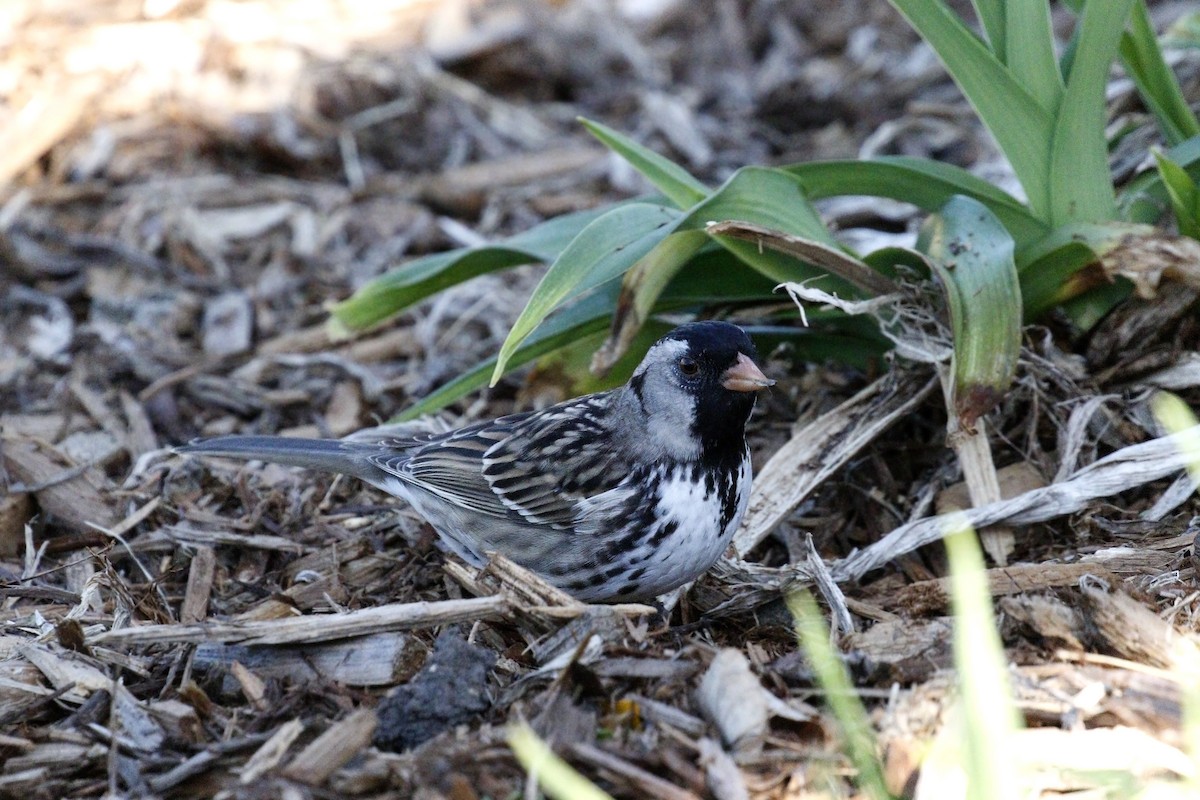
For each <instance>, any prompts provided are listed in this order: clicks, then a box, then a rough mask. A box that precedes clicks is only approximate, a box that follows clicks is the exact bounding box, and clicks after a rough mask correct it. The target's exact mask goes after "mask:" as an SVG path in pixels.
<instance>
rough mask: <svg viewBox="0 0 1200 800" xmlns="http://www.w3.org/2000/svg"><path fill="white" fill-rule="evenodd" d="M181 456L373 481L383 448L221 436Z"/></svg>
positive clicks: (185, 450) (191, 446) (192, 446)
mask: <svg viewBox="0 0 1200 800" xmlns="http://www.w3.org/2000/svg"><path fill="white" fill-rule="evenodd" d="M174 450H175V452H177V453H186V454H188V455H198V456H217V457H220V458H242V459H247V460H261V461H271V462H274V463H276V464H286V465H289V466H293V467H307V468H308V469H315V470H321V471H322V472H340V473H342V474H344V475H353V476H354V477H356V478H364V479H367V480H370V479H371V478H372V477H374V476H377V475H378V473H379V468H378V467H376V466H374V465H373V464H371V463H370V461H368V460H367V456H368V455H370V454H371V453H374V452H378V450H379V447H378V446H373V445H368V444H361V443H355V442H346V441H342V440H340V439H293V438H290V437H286V436H217V437H214V438H212V439H197V440H195V441H192V442H189V443H188V444H185V445H181V446H179V447H176V448H174Z"/></svg>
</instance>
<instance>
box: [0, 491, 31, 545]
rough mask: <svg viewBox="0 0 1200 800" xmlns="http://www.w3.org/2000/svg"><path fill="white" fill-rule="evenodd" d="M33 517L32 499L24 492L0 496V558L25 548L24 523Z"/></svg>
mask: <svg viewBox="0 0 1200 800" xmlns="http://www.w3.org/2000/svg"><path fill="white" fill-rule="evenodd" d="M32 517H33V499H32V498H31V497H30V496H29V495H28V494H27V493H26V492H11V493H6V494H4V495H2V496H0V558H12V557H13V556H16V555H20V554H21V551H23V550H24V549H25V524H26V523H28V522H29V520H30V519H31V518H32Z"/></svg>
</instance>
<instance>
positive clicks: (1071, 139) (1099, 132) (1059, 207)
mask: <svg viewBox="0 0 1200 800" xmlns="http://www.w3.org/2000/svg"><path fill="white" fill-rule="evenodd" d="M1132 4H1133V0H1105V2H1091V3H1087V4H1086V5H1085V6H1084V7H1083V13H1082V14H1081V15H1080V18H1079V28H1078V47H1077V48H1076V52H1075V58H1074V63H1073V64H1072V65H1071V72H1070V74H1069V75H1068V77H1067V89H1066V92H1065V93H1064V94H1063V98H1062V104H1061V105H1060V106H1059V113H1058V119H1057V122H1056V124H1055V126H1054V132H1053V136H1052V137H1047V140H1048V141H1051V142H1052V144H1051V157H1050V170H1049V173H1048V178H1049V181H1050V192H1049V197H1050V206H1049V212H1050V220H1051V222H1053V223H1054V225H1056V226H1057V225H1063V224H1065V223H1067V222H1071V221H1080V222H1103V221H1104V220H1110V219H1114V218H1116V215H1117V204H1116V195H1115V193H1114V191H1113V186H1112V176H1111V175H1110V173H1109V170H1108V143H1107V142H1106V141H1105V138H1104V123H1105V115H1106V114H1107V109H1106V107H1105V103H1104V92H1105V87H1106V85H1107V81H1108V70H1109V68H1110V67H1111V66H1112V61H1113V58H1114V57H1115V56H1116V51H1117V46H1118V44H1119V43H1120V41H1121V32H1122V30H1124V28H1125V20H1126V19H1127V17H1128V16H1129V8H1130V6H1131V5H1132Z"/></svg>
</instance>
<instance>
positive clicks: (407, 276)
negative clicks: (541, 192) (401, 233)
mask: <svg viewBox="0 0 1200 800" xmlns="http://www.w3.org/2000/svg"><path fill="white" fill-rule="evenodd" d="M608 210H609V209H607V208H605V209H599V210H596V209H589V210H587V211H580V212H577V213H574V214H564V215H563V216H560V217H555V218H554V219H551V220H549V221H547V222H543V223H542V224H541V225H537V226H535V227H533V228H530V229H529V230H527V231H524V232H522V233H519V234H517V235H515V236H511V237H509V238H508V239H506V240H504V241H503V242H500V243H498V244H494V245H483V246H480V247H469V248H461V249H458V250H452V251H450V252H447V253H435V254H433V255H428V256H423V257H421V258H415V259H413V260H411V261H409V262H407V263H406V264H404V265H403V266H401V267H399V268H397V269H394V270H392V271H390V272H388V273H386V274H384V275H381V276H379V277H378V278H376V279H374V280H373V281H371V282H369V283H367V284H366V285H365V286H363V287H362V288H361V289H359V290H358V291H357V292H355V293H354V294H353V295H352V296H351V297H350V298H348V299H346V300H343V301H342V302H340V303H338V304H337V305H335V306H334V307H333V309H332V315H333V321H334V323H336V324H340V325H341V326H343V327H344V328H345V329H348V330H350V331H359V330H363V329H365V328H369V327H371V326H372V325H375V324H377V323H379V322H382V321H383V320H385V319H387V318H388V317H390V316H392V315H394V314H397V313H399V312H400V311H402V310H404V309H405V308H407V307H408V306H410V305H412V304H413V303H416V302H419V301H421V300H424V299H425V298H426V297H429V296H430V295H433V294H436V293H437V292H440V291H442V290H443V289H447V288H449V287H451V286H454V285H456V284H459V283H462V282H463V281H466V280H469V279H471V278H475V277H477V276H479V275H483V274H486V273H488V272H495V271H497V270H501V269H505V268H507V267H513V266H517V265H519V264H530V263H534V262H538V261H547V262H548V261H553V260H554V258H555V257H556V256H558V254H559V253H560V252H562V250H563V249H564V248H565V247H566V246H567V244H568V243H569V242H570V241H571V240H572V239H574V238H575V236H576V235H578V233H579V232H580V231H581V230H583V229H584V228H585V227H586V226H587V225H588V224H590V223H591V222H592V221H593V220H595V219H596V218H597V217H599V216H601V214H604V213H607V211H608Z"/></svg>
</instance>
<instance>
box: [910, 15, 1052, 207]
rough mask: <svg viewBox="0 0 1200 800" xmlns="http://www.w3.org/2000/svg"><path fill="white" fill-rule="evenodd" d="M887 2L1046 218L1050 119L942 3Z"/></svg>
mask: <svg viewBox="0 0 1200 800" xmlns="http://www.w3.org/2000/svg"><path fill="white" fill-rule="evenodd" d="M891 3H892V5H893V6H895V7H896V8H897V9H898V10H899V11H900V13H901V14H903V15H904V16H905V17H906V18H907V19H908V21H909V23H911V24H912V26H913V27H914V28H915V29H916V30H917V33H919V34H920V35H921V38H922V39H924V40H925V41H926V42H928V43H929V45H930V46H931V47H933V49H934V51H935V52H937V54H938V57H939V58H940V59H941V60H942V63H943V64H944V65H945V66H946V70H947V71H948V72H949V73H950V77H952V78H953V79H954V82H955V83H957V84H958V86H959V88H960V89H961V90H962V93H963V95H964V96H965V97H966V98H967V102H969V103H970V104H971V106H972V107H973V108H974V109H975V111H976V113H977V114H978V115H979V118H980V120H982V121H983V124H984V126H985V127H987V129H988V130H989V131H990V132H991V134H992V136H993V137H995V139H996V142H997V143H998V144H999V145H1000V149H1001V150H1002V151H1003V152H1004V155H1005V156H1007V157H1008V160H1009V163H1011V164H1012V167H1013V171H1014V172H1016V174H1017V179H1018V180H1020V181H1021V185H1022V186H1023V187H1024V188H1025V194H1026V195H1028V197H1029V205H1030V207H1031V208H1032V209H1033V211H1034V214H1035V216H1037V217H1038V218H1041V219H1045V218H1047V217H1048V212H1049V200H1050V191H1049V177H1050V152H1049V150H1048V149H1047V148H1046V142H1049V141H1051V137H1052V135H1053V132H1054V118H1053V116H1052V115H1051V114H1050V113H1049V112H1047V111H1046V109H1044V108H1042V106H1041V105H1039V103H1038V101H1037V100H1036V99H1034V97H1033V95H1032V94H1030V93H1029V91H1028V90H1027V89H1026V88H1025V87H1023V86H1022V85H1021V84H1020V83H1019V82H1018V81H1017V80H1016V79H1015V78H1014V77H1013V75H1012V73H1011V72H1009V70H1008V69H1006V68H1005V66H1004V65H1003V64H1002V63H1001V62H1000V60H999V59H997V58H996V56H994V55H993V54H992V53H991V52H990V51H989V50H988V48H987V46H986V45H984V44H983V42H981V41H980V40H979V38H978V37H977V36H975V34H974V33H972V32H971V31H970V29H968V28H967V26H966V25H964V24H963V22H962V20H961V19H959V18H958V16H957V15H956V14H954V12H953V11H951V10H950V9H949V8H948V7H947V6H946V5H945V4H944V3H942V2H940V1H939V0H891Z"/></svg>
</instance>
